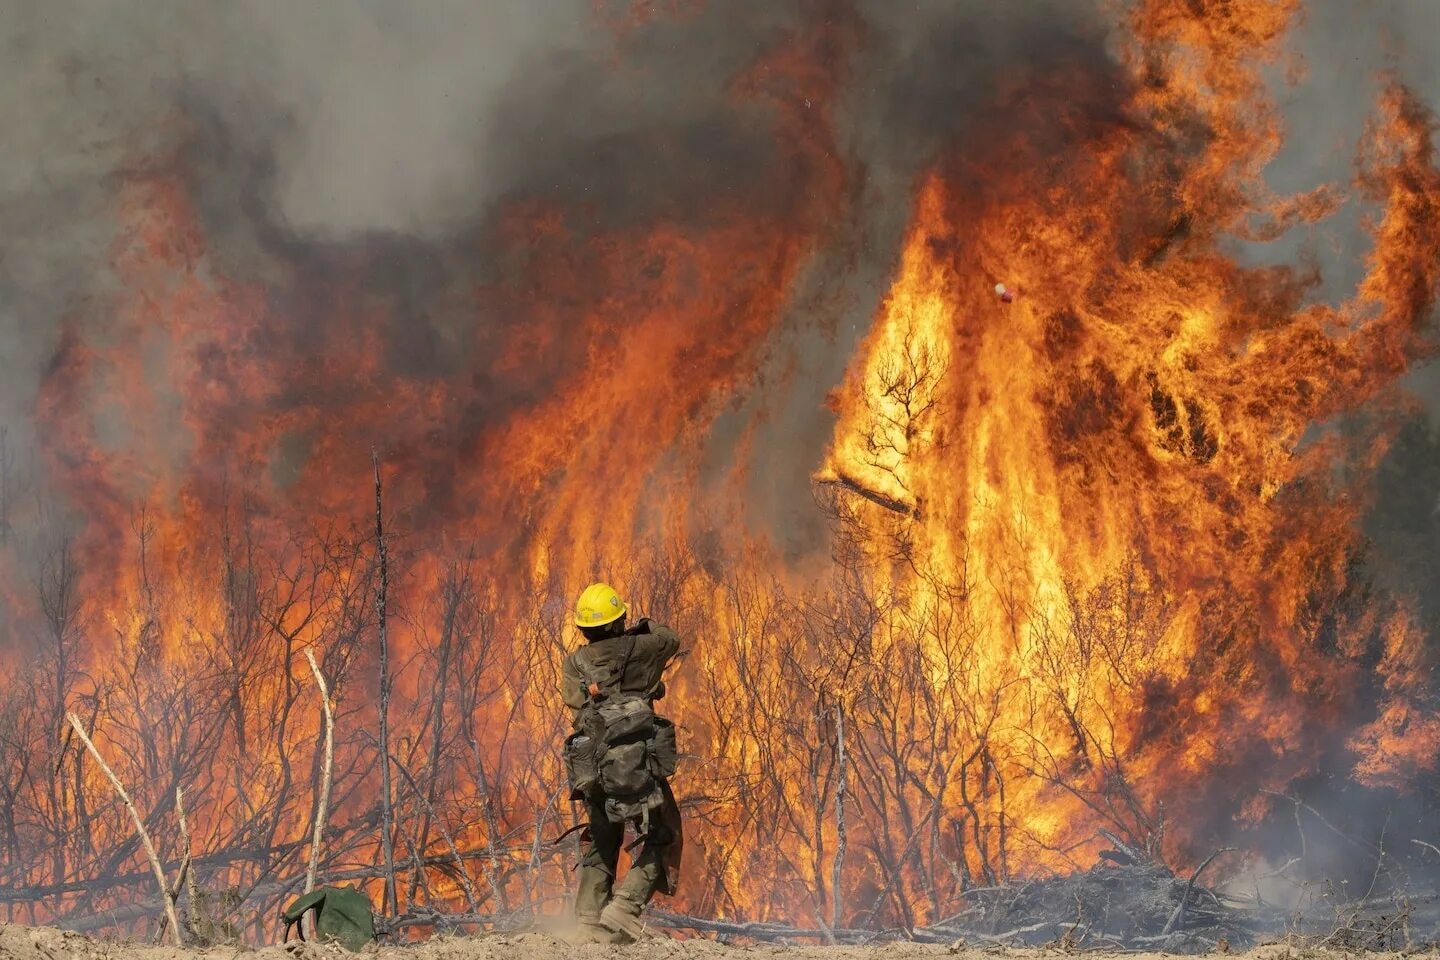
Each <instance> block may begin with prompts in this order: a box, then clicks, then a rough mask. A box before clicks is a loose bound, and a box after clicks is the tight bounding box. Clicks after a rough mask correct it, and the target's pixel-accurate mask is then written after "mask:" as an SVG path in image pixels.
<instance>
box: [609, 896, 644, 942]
mask: <svg viewBox="0 0 1440 960" xmlns="http://www.w3.org/2000/svg"><path fill="white" fill-rule="evenodd" d="M643 909H644V908H643V907H642V906H641V905H640V904H638V903H636V902H635V901H633V900H627V899H625V898H624V897H616V898H615V899H614V900H611V901H610V902H609V903H608V904H606V905H605V909H604V910H602V911H600V926H602V927H604V928H605V929H606V930H609V931H610V932H611V933H613V934H615V935H616V936H617V937H619V938H621V939H619V940H618V941H616V942H618V943H634V942H635V941H636V940H639V939H640V938H641V937H642V936H644V934H645V927H644V926H643V925H642V924H641V923H640V911H641V910H643Z"/></svg>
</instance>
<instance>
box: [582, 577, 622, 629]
mask: <svg viewBox="0 0 1440 960" xmlns="http://www.w3.org/2000/svg"><path fill="white" fill-rule="evenodd" d="M626 609H627V608H626V606H625V601H624V600H621V599H620V594H618V593H616V592H615V588H614V587H612V586H610V585H609V584H608V583H592V584H590V586H588V587H586V588H585V589H584V590H583V591H581V593H580V599H579V600H576V601H575V626H577V627H579V628H580V633H581V634H583V635H584V637H585V639H586V640H588V641H591V642H594V641H596V640H604V639H605V638H606V637H615V636H619V635H620V634H622V633H624V632H625V613H626Z"/></svg>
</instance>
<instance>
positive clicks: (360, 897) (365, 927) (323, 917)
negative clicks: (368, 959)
mask: <svg viewBox="0 0 1440 960" xmlns="http://www.w3.org/2000/svg"><path fill="white" fill-rule="evenodd" d="M310 910H314V911H315V937H316V939H317V940H334V941H336V942H337V943H339V944H340V945H341V946H343V947H344V948H345V949H347V950H360V949H361V948H362V947H364V946H365V944H367V943H369V942H370V941H372V940H374V939H375V912H374V910H372V909H371V907H370V898H369V897H367V896H365V894H363V893H361V892H360V891H359V890H355V889H352V888H350V887H318V888H316V889H315V890H312V891H310V892H309V893H307V894H305V895H304V896H302V897H299V898H297V899H296V900H295V901H294V902H293V903H291V904H290V906H288V907H286V908H285V912H284V913H282V914H281V916H282V917H284V918H285V936H284V939H286V940H288V939H290V928H291V927H300V929H301V930H302V932H301V934H300V939H302V940H303V939H305V934H304V933H303V930H304V927H303V926H302V925H301V923H300V921H301V919H303V918H304V916H305V914H306V912H307V911H310Z"/></svg>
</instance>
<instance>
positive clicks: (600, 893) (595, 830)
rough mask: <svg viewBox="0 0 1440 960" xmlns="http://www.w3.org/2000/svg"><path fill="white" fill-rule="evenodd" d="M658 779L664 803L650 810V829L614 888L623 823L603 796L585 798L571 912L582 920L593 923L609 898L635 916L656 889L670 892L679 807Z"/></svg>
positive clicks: (677, 849)
mask: <svg viewBox="0 0 1440 960" xmlns="http://www.w3.org/2000/svg"><path fill="white" fill-rule="evenodd" d="M661 784H662V790H663V792H664V795H665V803H664V805H663V806H662V807H661V808H660V809H659V810H656V811H655V812H654V815H653V816H652V818H651V821H650V834H649V836H647V837H646V839H645V842H644V844H643V845H642V846H641V847H640V852H639V853H638V854H637V855H636V857H635V859H634V860H633V861H632V862H631V864H630V869H629V870H627V871H626V872H625V879H624V880H622V881H621V882H620V885H619V887H618V888H617V887H616V885H615V873H616V871H617V869H618V868H619V864H620V848H621V846H622V845H623V844H624V842H625V825H624V824H623V823H611V822H610V819H609V818H608V817H607V816H606V815H605V798H604V797H603V796H600V797H590V798H587V799H586V801H585V804H586V807H587V812H588V814H589V818H590V827H589V829H588V830H587V831H586V833H585V835H584V837H583V839H582V846H581V850H580V870H579V872H580V886H579V890H578V892H577V893H576V895H575V916H576V917H577V918H578V919H579V920H580V921H581V922H582V923H598V922H599V920H600V913H601V911H603V910H604V909H605V907H606V906H607V905H609V904H610V902H611V901H612V900H614V901H615V905H616V907H617V908H618V909H623V910H624V911H625V912H626V913H627V914H629V915H630V916H632V917H638V916H640V911H642V910H643V909H644V908H645V904H647V903H649V902H650V898H651V897H653V896H654V895H655V894H656V893H674V891H675V879H676V874H677V871H678V869H679V866H680V846H681V836H680V809H679V807H678V806H677V805H676V803H675V797H674V795H673V794H671V792H670V788H669V785H668V784H665V783H664V781H661Z"/></svg>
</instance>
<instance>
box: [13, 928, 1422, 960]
mask: <svg viewBox="0 0 1440 960" xmlns="http://www.w3.org/2000/svg"><path fill="white" fill-rule="evenodd" d="M350 956H353V955H352V954H348V953H346V952H345V951H343V950H341V949H340V948H339V947H335V946H328V945H327V946H319V945H316V944H303V945H302V944H298V943H297V944H291V945H290V946H289V947H279V946H274V947H264V948H262V949H258V950H252V949H250V948H248V947H212V948H209V949H206V950H181V949H177V948H174V947H159V946H145V945H139V944H132V943H117V942H114V941H105V940H93V939H91V938H89V937H86V936H84V935H83V934H78V933H69V932H67V931H63V930H55V929H51V928H48V927H38V928H37V927H23V926H18V925H13V924H12V925H6V924H0V960H236V958H244V960H344V958H347V957H350ZM1062 956H1064V952H1063V951H1059V950H1009V949H1002V948H994V949H974V948H965V949H959V948H951V947H944V946H928V945H923V944H904V943H892V944H886V945H883V946H874V947H800V946H772V945H756V946H734V945H728V946H727V945H725V944H721V943H717V942H715V941H713V940H701V939H691V940H672V939H670V938H668V937H663V936H662V937H657V938H655V939H652V940H646V941H643V942H641V943H638V944H634V945H632V946H626V947H610V946H599V945H590V946H572V945H570V944H568V943H566V942H565V941H564V940H563V939H560V938H557V937H553V936H547V935H545V934H539V933H527V934H518V935H511V936H485V937H442V938H437V939H434V940H430V941H428V942H426V943H421V944H410V945H405V946H394V947H385V948H383V949H376V948H373V947H372V948H370V949H369V950H367V951H366V952H365V953H363V954H360V957H361V960H378V958H381V957H385V958H391V960H952V958H954V960H1057V958H1059V957H1062ZM1084 956H1085V958H1086V960H1091V958H1093V960H1103V958H1106V957H1111V958H1115V957H1119V956H1121V955H1119V954H1105V953H1090V954H1085V955H1084ZM1123 956H1124V957H1125V960H1161V958H1162V957H1163V956H1164V955H1162V954H1158V953H1140V954H1135V953H1131V954H1124V955H1123ZM1231 956H1236V957H1243V958H1246V960H1342V958H1344V957H1346V956H1347V955H1346V954H1344V953H1342V952H1339V951H1320V950H1310V949H1304V948H1296V947H1289V946H1283V945H1276V946H1267V947H1260V948H1257V949H1256V950H1253V951H1251V952H1249V953H1247V954H1232V955H1231ZM1365 956H1366V958H1367V960H1371V958H1373V960H1385V958H1398V957H1400V956H1402V955H1401V954H1378V953H1377V954H1367V955H1365ZM1409 956H1415V954H1410V955H1409ZM1429 956H1431V957H1434V956H1436V954H1433V953H1432V954H1429Z"/></svg>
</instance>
